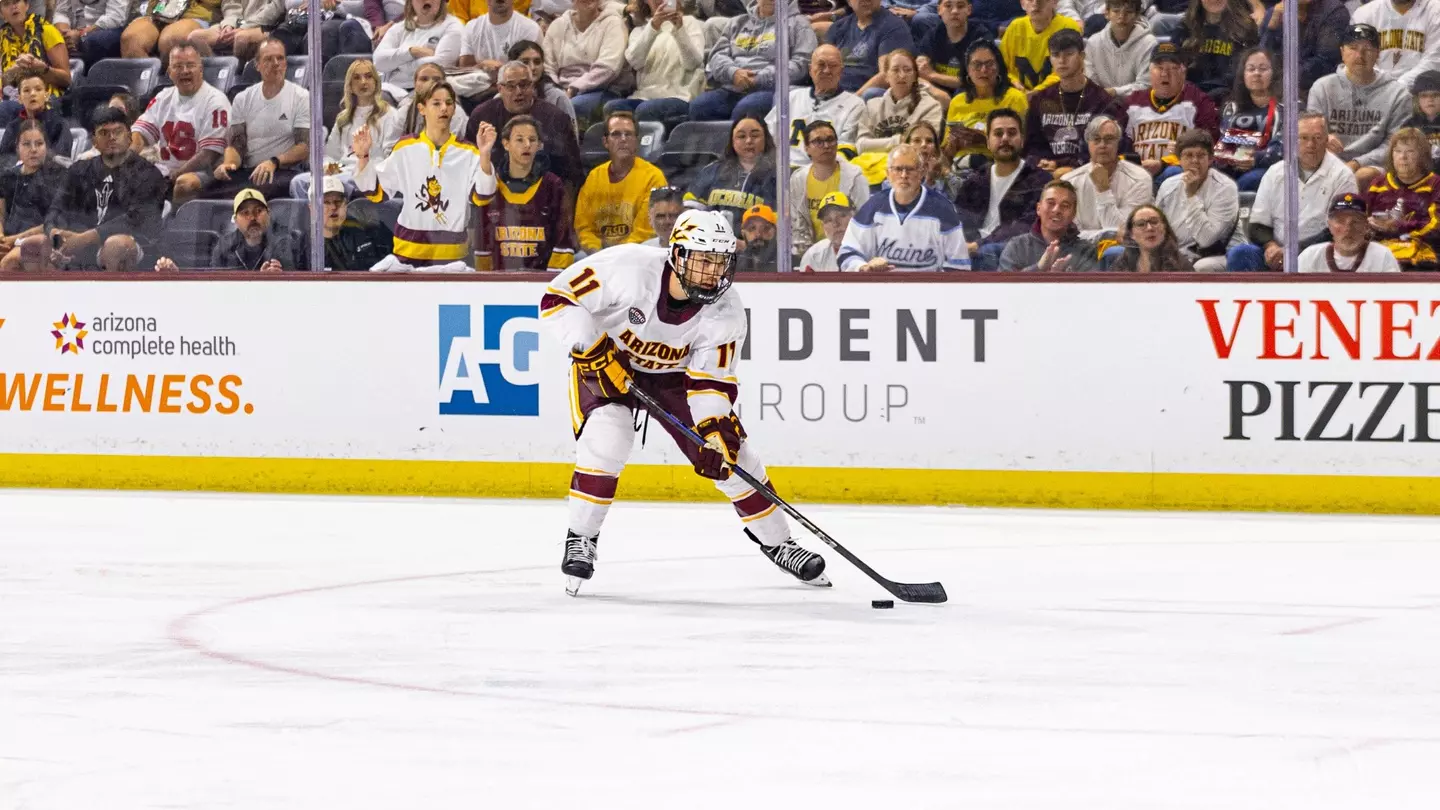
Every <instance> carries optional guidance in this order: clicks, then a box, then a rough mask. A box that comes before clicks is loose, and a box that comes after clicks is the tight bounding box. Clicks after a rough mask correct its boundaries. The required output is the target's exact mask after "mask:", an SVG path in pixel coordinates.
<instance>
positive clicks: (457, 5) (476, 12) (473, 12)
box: [450, 0, 530, 23]
mask: <svg viewBox="0 0 1440 810" xmlns="http://www.w3.org/2000/svg"><path fill="white" fill-rule="evenodd" d="M450 13H451V14H452V15H454V16H455V17H456V18H457V19H458V20H460V22H462V23H467V22H470V21H471V20H473V19H475V18H476V17H484V16H485V15H486V14H489V13H490V3H489V2H488V0H452V2H451V3H450ZM515 13H516V14H523V15H525V16H526V17H528V16H530V0H515Z"/></svg>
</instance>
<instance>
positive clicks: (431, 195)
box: [415, 174, 450, 225]
mask: <svg viewBox="0 0 1440 810" xmlns="http://www.w3.org/2000/svg"><path fill="white" fill-rule="evenodd" d="M415 196H416V198H417V199H419V200H420V201H419V202H417V203H415V207H416V208H418V209H419V210H421V211H429V212H431V213H433V214H434V215H435V221H436V222H438V223H440V224H441V225H444V224H446V223H445V212H446V211H447V210H449V209H450V204H449V203H447V202H445V201H444V200H442V199H440V179H439V178H438V177H436V176H435V175H433V174H432V175H430V176H429V177H427V178H425V187H424V188H422V189H420V191H419V192H417V193H416V194H415Z"/></svg>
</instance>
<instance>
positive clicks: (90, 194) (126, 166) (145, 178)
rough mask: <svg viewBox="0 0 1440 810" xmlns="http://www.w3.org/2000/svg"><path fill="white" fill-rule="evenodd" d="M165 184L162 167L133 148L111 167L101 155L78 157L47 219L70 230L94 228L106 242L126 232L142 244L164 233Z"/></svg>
mask: <svg viewBox="0 0 1440 810" xmlns="http://www.w3.org/2000/svg"><path fill="white" fill-rule="evenodd" d="M167 190H168V189H167V188H166V182H165V176H164V175H163V174H161V173H160V170H159V169H157V168H155V167H154V166H153V165H151V163H150V161H148V160H146V159H144V158H142V157H140V156H139V155H137V154H135V153H134V152H127V153H126V154H125V160H124V162H122V163H121V164H120V165H119V166H116V167H115V168H113V169H112V168H110V167H109V166H106V165H105V160H104V158H100V157H93V158H90V159H89V160H81V161H77V162H75V163H74V164H72V165H71V166H70V169H69V170H68V171H67V172H66V173H65V178H64V181H63V183H62V184H61V186H60V189H59V191H58V192H57V195H56V197H55V204H54V205H53V206H51V208H50V216H49V220H48V222H49V225H50V227H51V228H60V229H61V230H66V231H77V232H84V231H88V230H90V229H91V228H94V229H95V230H97V231H99V233H100V241H101V242H102V243H103V242H104V241H105V240H106V239H109V238H110V237H111V236H113V235H115V234H117V233H128V234H130V235H131V236H134V237H135V241H137V242H139V243H140V244H142V245H144V244H146V243H148V242H151V241H153V240H154V239H155V238H156V236H158V235H159V233H160V215H161V213H162V211H163V210H164V205H165V194H166V192H167Z"/></svg>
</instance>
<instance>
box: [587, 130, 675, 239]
mask: <svg viewBox="0 0 1440 810" xmlns="http://www.w3.org/2000/svg"><path fill="white" fill-rule="evenodd" d="M639 149H640V127H639V125H637V124H636V123H635V115H634V113H629V112H624V111H620V112H612V113H610V114H609V115H608V116H606V118H605V151H607V152H609V153H610V159H609V160H607V161H605V162H604V163H602V164H600V165H599V166H596V167H595V169H594V170H593V171H591V172H590V176H589V177H587V178H585V185H584V186H583V187H581V189H580V197H579V199H578V200H577V201H576V203H575V233H576V234H577V235H578V236H579V237H580V248H581V250H584V251H585V252H586V253H594V252H595V251H597V250H600V249H601V248H608V247H613V246H615V245H620V244H624V243H626V242H644V241H645V240H646V239H649V238H650V237H652V236H654V235H655V234H654V232H652V231H651V230H650V217H649V205H650V190H651V189H654V188H660V187H663V186H664V185H665V173H664V172H662V171H660V169H659V168H657V167H656V166H655V165H654V164H652V163H650V162H649V161H647V160H645V159H644V158H642V157H638V156H637V155H636V153H637V152H638V151H639Z"/></svg>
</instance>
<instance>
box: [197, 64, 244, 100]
mask: <svg viewBox="0 0 1440 810" xmlns="http://www.w3.org/2000/svg"><path fill="white" fill-rule="evenodd" d="M200 61H201V62H202V63H203V64H204V65H205V81H207V82H209V83H210V84H211V85H212V86H214V87H215V89H216V90H219V91H220V92H222V93H228V92H230V88H231V87H234V86H235V82H236V81H239V79H240V60H239V59H236V58H235V57H233V56H209V57H206V58H204V59H201V60H200Z"/></svg>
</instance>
